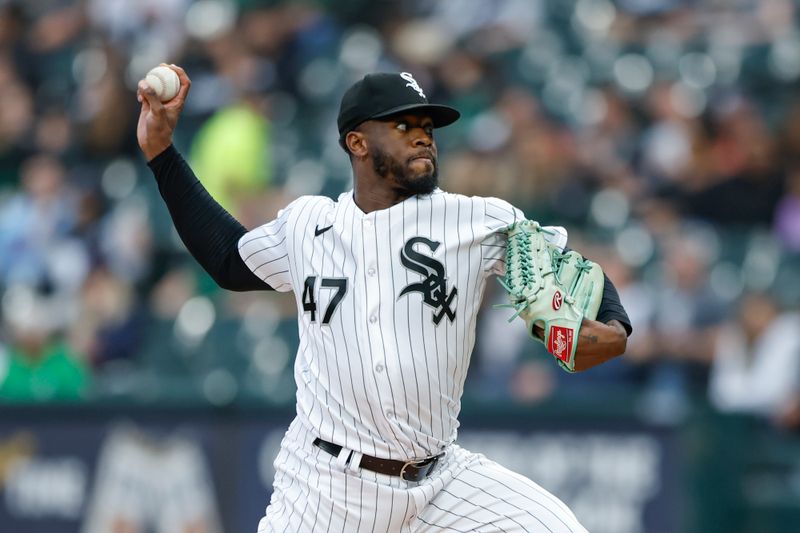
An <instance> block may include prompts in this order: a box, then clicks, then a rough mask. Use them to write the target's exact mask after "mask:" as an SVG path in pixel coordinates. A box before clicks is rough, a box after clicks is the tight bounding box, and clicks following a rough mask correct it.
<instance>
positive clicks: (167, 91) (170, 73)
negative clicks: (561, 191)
mask: <svg viewBox="0 0 800 533" xmlns="http://www.w3.org/2000/svg"><path fill="white" fill-rule="evenodd" d="M144 80H145V81H146V82H147V84H148V85H149V86H150V87H152V88H153V90H154V91H155V92H156V95H157V96H158V98H159V100H161V101H162V102H166V101H168V100H172V99H173V98H175V95H176V94H178V89H180V87H181V80H180V79H179V78H178V75H177V74H176V73H175V71H174V70H172V69H171V68H169V67H165V66H163V65H160V66H158V67H155V68H154V69H152V70H150V72H148V73H147V75H146V76H145V77H144Z"/></svg>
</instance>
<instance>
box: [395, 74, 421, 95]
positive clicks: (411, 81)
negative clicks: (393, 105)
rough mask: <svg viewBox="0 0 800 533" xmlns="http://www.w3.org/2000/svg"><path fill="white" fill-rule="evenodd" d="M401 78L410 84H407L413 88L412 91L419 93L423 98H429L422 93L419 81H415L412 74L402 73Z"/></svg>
mask: <svg viewBox="0 0 800 533" xmlns="http://www.w3.org/2000/svg"><path fill="white" fill-rule="evenodd" d="M400 77H401V78H403V79H404V80H406V81H407V82H408V83H406V87H411V88H412V89H414V90H415V91H417V92H418V93H419V95H420V96H421V97H423V98H427V96H425V93H424V92H422V87H420V86H419V84H418V83H417V80H415V79H414V76H412V75H411V73H410V72H401V73H400Z"/></svg>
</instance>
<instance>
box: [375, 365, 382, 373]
mask: <svg viewBox="0 0 800 533" xmlns="http://www.w3.org/2000/svg"><path fill="white" fill-rule="evenodd" d="M375 372H377V373H378V374H380V373H381V372H383V365H382V364H380V363H378V364H377V365H375Z"/></svg>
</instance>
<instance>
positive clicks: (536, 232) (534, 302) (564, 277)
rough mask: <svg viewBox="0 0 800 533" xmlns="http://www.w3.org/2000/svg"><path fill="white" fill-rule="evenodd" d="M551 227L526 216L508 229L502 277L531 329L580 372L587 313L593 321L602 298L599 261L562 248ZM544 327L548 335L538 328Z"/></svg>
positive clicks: (567, 366) (563, 363) (513, 304)
mask: <svg viewBox="0 0 800 533" xmlns="http://www.w3.org/2000/svg"><path fill="white" fill-rule="evenodd" d="M547 234H548V230H547V229H545V228H542V226H540V225H539V223H538V222H535V221H533V220H524V221H522V222H518V223H517V224H515V225H513V226H511V227H510V228H509V230H508V247H507V249H506V276H505V278H504V279H501V280H499V281H500V284H501V285H502V286H503V287H504V288H505V289H506V291H507V292H508V298H509V302H510V304H508V305H506V307H512V308H514V309H515V310H516V313H514V315H513V316H512V317H511V318H510V319H509V322H511V321H512V320H513V319H515V318H516V317H518V316H519V317H521V318H522V319H523V320H524V321H525V324H526V326H527V328H528V332H529V333H530V334H531V335H532V336H533V337H534V338H535V339H537V340H539V341H540V342H544V345H545V347H546V348H547V351H548V352H550V353H551V354H553V355H554V356H555V357H556V360H557V361H558V363H559V364H560V365H561V367H562V368H563V369H564V370H567V371H568V372H574V371H575V352H576V350H577V348H578V333H579V332H580V329H581V324H582V322H583V319H584V318H588V319H591V320H594V319H595V318H596V317H597V311H598V309H599V308H600V302H601V301H602V299H603V284H604V279H605V278H604V276H603V270H602V269H601V268H600V265H598V264H597V263H594V262H592V261H589V260H587V259H584V258H583V256H581V255H580V254H579V253H578V252H575V251H573V250H570V251H568V252H562V251H561V250H560V249H559V248H557V247H555V246H554V245H552V244H550V243H549V242H548V241H547ZM536 326H539V327H541V328H542V329H543V331H544V339H540V338H539V337H538V336H537V335H536V333H535V327H536Z"/></svg>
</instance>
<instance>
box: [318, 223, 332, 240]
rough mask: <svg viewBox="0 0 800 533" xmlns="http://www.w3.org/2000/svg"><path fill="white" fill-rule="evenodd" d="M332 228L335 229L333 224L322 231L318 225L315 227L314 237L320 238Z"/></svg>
mask: <svg viewBox="0 0 800 533" xmlns="http://www.w3.org/2000/svg"><path fill="white" fill-rule="evenodd" d="M332 227H333V224H331V225H330V226H325V227H324V228H322V229H320V227H319V224H317V225H316V226H315V227H314V237H319V236H320V235H322V234H323V233H325V232H326V231H328V230H329V229H331V228H332Z"/></svg>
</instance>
